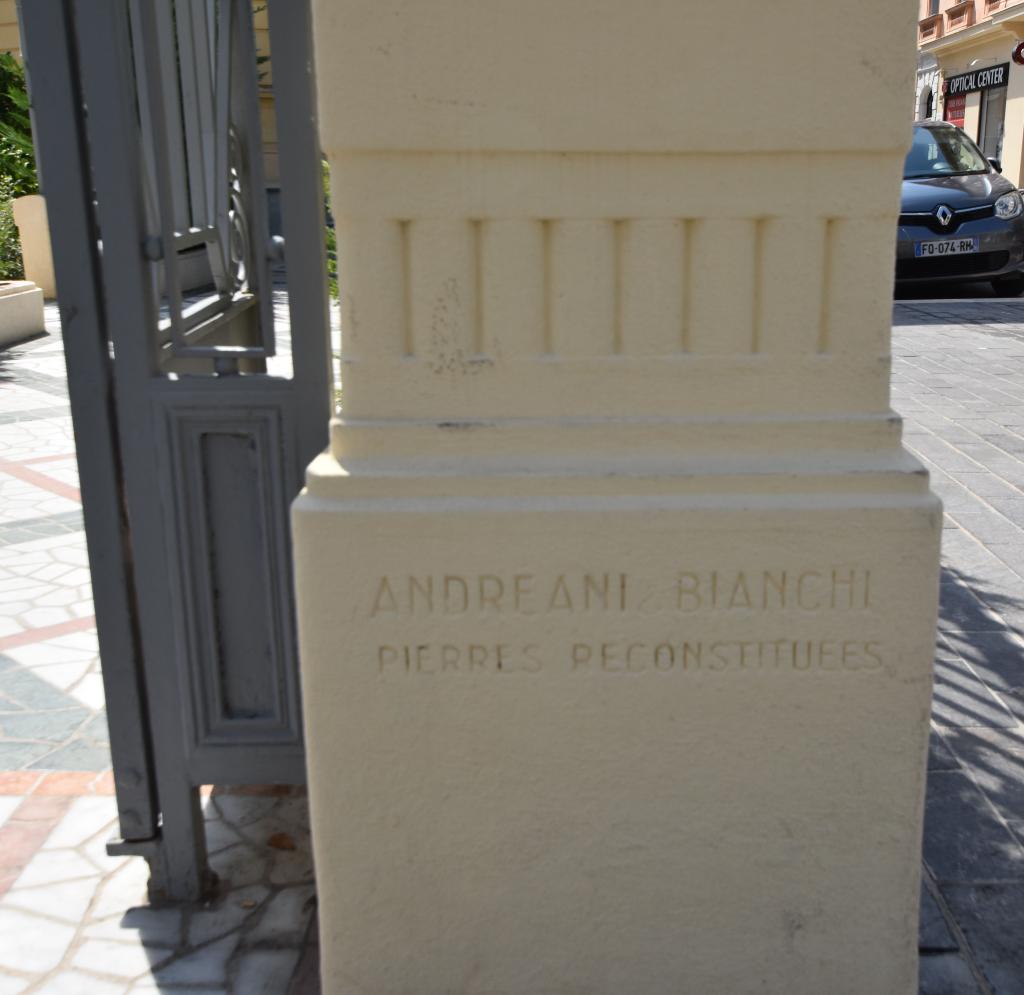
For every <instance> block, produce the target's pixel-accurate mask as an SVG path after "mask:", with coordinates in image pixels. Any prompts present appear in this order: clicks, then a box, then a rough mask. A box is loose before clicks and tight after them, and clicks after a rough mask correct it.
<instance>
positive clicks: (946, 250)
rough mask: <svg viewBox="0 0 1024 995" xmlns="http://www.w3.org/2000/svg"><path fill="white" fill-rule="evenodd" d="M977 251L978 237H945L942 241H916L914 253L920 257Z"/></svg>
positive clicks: (960, 254) (956, 254)
mask: <svg viewBox="0 0 1024 995" xmlns="http://www.w3.org/2000/svg"><path fill="white" fill-rule="evenodd" d="M977 251H978V240H977V238H944V239H943V240H942V241H941V242H915V243H914V255H915V256H917V258H918V259H921V258H931V257H932V256H962V255H965V254H966V253H968V252H977Z"/></svg>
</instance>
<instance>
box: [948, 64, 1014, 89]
mask: <svg viewBox="0 0 1024 995" xmlns="http://www.w3.org/2000/svg"><path fill="white" fill-rule="evenodd" d="M1009 77H1010V63H1009V62H1004V63H1003V64H1002V65H1001V66H989V67H988V68H987V69H976V70H975V71H974V72H972V73H961V74H960V75H959V76H950V77H949V79H947V80H946V81H945V83H943V86H942V92H943V93H945V94H946V96H947V97H956V96H959V95H960V94H962V93H975V92H976V91H977V90H994V89H996V88H997V87H1000V86H1006V85H1007V81H1008V80H1009Z"/></svg>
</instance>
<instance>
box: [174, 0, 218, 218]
mask: <svg viewBox="0 0 1024 995" xmlns="http://www.w3.org/2000/svg"><path fill="white" fill-rule="evenodd" d="M215 3H216V0H191V5H192V48H191V50H190V51H189V52H187V53H184V52H181V51H180V50H179V52H178V57H179V59H181V65H182V71H183V72H184V69H185V65H186V62H185V60H186V58H190V59H191V62H192V71H193V72H194V74H195V81H196V105H197V107H198V110H199V118H198V121H197V122H196V124H197V125H198V132H197V135H198V138H199V148H200V160H201V163H202V182H203V190H204V200H205V203H206V215H205V217H204V218H203V221H204V222H205V223H206V224H208V225H215V224H216V223H217V217H216V208H215V206H214V204H215V202H214V196H213V190H214V185H215V183H216V177H215V175H214V169H215V163H214V149H215V147H216V143H217V125H216V117H215V114H214V110H213V71H212V67H211V62H212V59H213V56H212V52H213V45H214V40H213V38H212V37H211V23H210V17H209V13H210V7H211V6H212V5H213V4H215Z"/></svg>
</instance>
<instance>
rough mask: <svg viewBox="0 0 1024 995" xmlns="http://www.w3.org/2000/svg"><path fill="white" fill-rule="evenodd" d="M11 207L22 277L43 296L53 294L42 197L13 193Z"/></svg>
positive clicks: (49, 250) (54, 289)
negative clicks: (20, 259)
mask: <svg viewBox="0 0 1024 995" xmlns="http://www.w3.org/2000/svg"><path fill="white" fill-rule="evenodd" d="M12 207H13V209H14V223H15V224H16V225H17V226H18V240H19V241H20V243H21V258H22V261H23V262H24V264H25V277H26V279H28V280H31V281H32V282H33V283H34V284H35V285H36V286H37V287H38V288H39V289H40V290H41V291H42V292H43V294H44V295H45V296H46V297H56V296H57V280H56V278H55V277H54V275H53V251H52V249H51V248H50V226H49V222H48V221H47V217H46V201H45V200H44V199H43V197H41V196H40V195H39V194H28V195H27V196H25V197H16V198H15V199H14V200H13V201H12Z"/></svg>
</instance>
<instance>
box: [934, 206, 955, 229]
mask: <svg viewBox="0 0 1024 995" xmlns="http://www.w3.org/2000/svg"><path fill="white" fill-rule="evenodd" d="M935 217H936V218H938V219H939V224H940V225H942V227H943V228H948V227H949V223H950V221H952V220H953V212H952V211H951V210H950V209H949V208H948V207H946V205H945V204H939V206H938V207H937V208H935Z"/></svg>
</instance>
